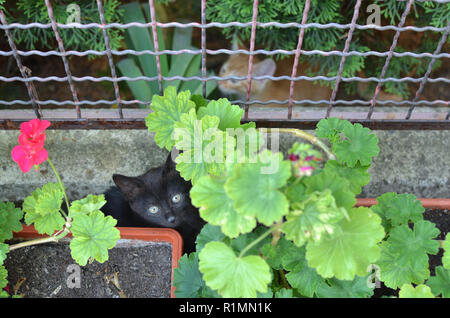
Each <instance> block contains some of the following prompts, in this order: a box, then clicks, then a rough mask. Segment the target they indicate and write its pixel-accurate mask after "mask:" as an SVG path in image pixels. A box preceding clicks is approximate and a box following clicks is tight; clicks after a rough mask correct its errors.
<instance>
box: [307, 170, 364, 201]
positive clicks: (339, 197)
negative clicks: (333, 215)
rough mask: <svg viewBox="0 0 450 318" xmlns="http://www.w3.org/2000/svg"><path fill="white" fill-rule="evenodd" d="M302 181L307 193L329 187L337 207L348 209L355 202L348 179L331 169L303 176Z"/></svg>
mask: <svg viewBox="0 0 450 318" xmlns="http://www.w3.org/2000/svg"><path fill="white" fill-rule="evenodd" d="M304 183H305V185H306V187H307V189H306V193H307V194H310V193H313V192H315V191H319V192H320V191H323V190H325V189H330V190H331V192H332V194H333V197H334V198H335V200H336V205H337V206H339V207H344V208H346V209H347V210H349V209H351V208H353V206H354V205H355V204H356V198H355V194H354V193H353V192H351V191H350V183H349V181H348V180H347V179H344V178H341V177H339V176H338V175H337V174H336V173H334V172H332V171H327V170H324V171H321V172H319V173H318V174H316V175H313V176H311V177H308V178H305V181H304Z"/></svg>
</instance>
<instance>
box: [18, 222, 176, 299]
mask: <svg viewBox="0 0 450 318" xmlns="http://www.w3.org/2000/svg"><path fill="white" fill-rule="evenodd" d="M117 229H118V230H119V231H120V239H128V240H141V241H155V242H167V243H170V244H171V245H172V274H171V282H170V286H171V287H170V297H172V298H174V297H175V294H174V291H175V287H174V286H173V272H174V269H175V268H176V267H177V266H178V260H179V259H180V258H181V255H182V254H183V239H182V238H181V235H180V234H179V233H178V232H177V231H176V230H174V229H170V228H150V227H146V228H144V227H142V228H141V227H117ZM13 234H14V237H15V238H24V239H32V238H39V237H47V236H48V235H45V234H39V233H38V232H37V231H36V229H35V228H34V226H33V225H30V226H28V225H23V228H22V230H21V231H19V232H14V233H13ZM67 237H72V234H71V233H69V234H68V235H67Z"/></svg>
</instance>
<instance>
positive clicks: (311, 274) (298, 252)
mask: <svg viewBox="0 0 450 318" xmlns="http://www.w3.org/2000/svg"><path fill="white" fill-rule="evenodd" d="M281 262H282V265H283V268H284V269H285V270H286V271H288V272H289V273H287V274H286V279H287V281H288V282H289V284H290V285H291V286H292V287H293V288H296V289H297V290H298V291H299V293H300V294H302V295H303V296H306V297H313V296H314V295H315V294H316V293H317V290H318V289H319V287H320V286H321V285H324V284H325V280H324V279H323V277H322V276H320V275H319V274H317V272H316V270H315V269H314V268H311V267H309V266H308V262H307V261H306V258H305V248H304V247H301V248H299V247H297V246H295V245H293V244H292V243H291V245H290V246H289V249H288V250H287V251H286V253H284V255H283V256H282V261H281Z"/></svg>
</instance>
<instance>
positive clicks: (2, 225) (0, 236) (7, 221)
mask: <svg viewBox="0 0 450 318" xmlns="http://www.w3.org/2000/svg"><path fill="white" fill-rule="evenodd" d="M22 217H23V212H22V210H21V209H19V208H16V207H15V206H14V203H12V202H6V203H5V202H1V201H0V242H4V241H5V240H9V239H11V238H12V237H13V234H12V232H19V231H20V230H22V223H20V220H21V219H22Z"/></svg>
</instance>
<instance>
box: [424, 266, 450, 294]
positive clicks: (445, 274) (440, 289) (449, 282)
mask: <svg viewBox="0 0 450 318" xmlns="http://www.w3.org/2000/svg"><path fill="white" fill-rule="evenodd" d="M435 272H436V276H432V277H430V279H428V281H427V285H428V286H430V288H431V291H432V292H433V294H434V295H436V296H439V295H441V294H442V297H444V298H450V270H449V269H445V268H444V267H442V266H437V267H436V268H435Z"/></svg>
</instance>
